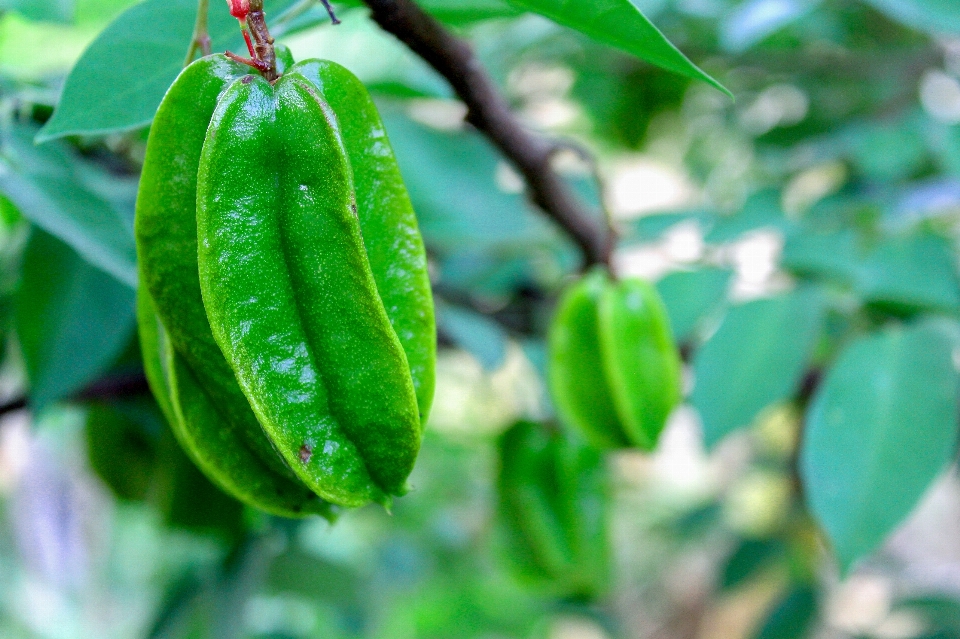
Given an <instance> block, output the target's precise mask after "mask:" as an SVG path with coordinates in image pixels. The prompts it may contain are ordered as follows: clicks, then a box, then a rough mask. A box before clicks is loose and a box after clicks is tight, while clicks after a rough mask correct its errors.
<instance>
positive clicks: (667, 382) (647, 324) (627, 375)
mask: <svg viewBox="0 0 960 639" xmlns="http://www.w3.org/2000/svg"><path fill="white" fill-rule="evenodd" d="M598 317H599V325H600V350H601V353H602V354H603V362H604V372H605V373H606V378H607V384H608V386H609V389H610V394H611V395H612V396H613V400H614V403H615V404H616V406H617V413H618V414H619V415H620V419H621V425H622V427H623V430H624V431H625V432H626V435H627V439H629V440H630V441H631V442H633V443H634V444H635V445H636V446H639V447H640V448H642V449H645V450H652V449H653V448H654V446H656V444H657V440H658V439H659V437H660V433H661V432H662V431H663V427H664V425H666V422H667V418H668V417H669V416H670V413H671V411H673V409H674V407H676V405H677V404H678V403H679V402H680V395H681V376H680V375H681V365H680V356H679V354H678V353H677V349H676V347H675V346H674V341H673V335H672V333H671V330H670V321H669V319H668V316H667V309H666V308H665V307H664V305H663V301H662V300H661V299H660V295H659V294H658V293H657V289H655V288H654V287H653V286H652V285H651V284H649V283H647V282H644V281H643V280H639V279H625V280H621V281H620V282H617V283H616V284H612V285H610V286H607V287H606V288H605V289H604V291H603V293H602V294H601V296H600V303H599V305H598Z"/></svg>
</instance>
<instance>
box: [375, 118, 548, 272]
mask: <svg viewBox="0 0 960 639" xmlns="http://www.w3.org/2000/svg"><path fill="white" fill-rule="evenodd" d="M383 116H384V122H385V123H386V126H387V132H388V133H389V135H390V141H391V143H393V147H394V151H396V154H397V162H398V164H399V165H400V170H401V171H402V172H403V178H404V180H405V181H406V184H407V188H408V189H409V190H410V197H411V199H412V200H413V205H414V208H415V209H416V211H417V221H418V222H419V224H420V230H421V232H422V233H423V236H424V239H426V241H427V243H428V244H429V245H430V246H431V248H432V249H434V250H437V249H440V250H441V251H444V252H450V253H453V254H457V253H462V252H465V251H468V250H474V251H477V250H481V249H492V248H496V249H497V251H498V254H499V257H500V259H503V258H504V257H505V256H504V250H505V249H507V247H510V248H512V249H513V250H515V251H518V252H522V253H523V254H524V255H529V254H530V251H531V248H532V246H533V245H536V244H541V245H542V244H545V243H554V242H556V238H557V234H555V233H552V232H551V230H552V229H550V227H549V225H548V223H547V222H545V221H544V220H543V218H542V216H539V215H537V214H535V213H534V212H532V211H531V210H530V208H529V207H528V206H527V204H526V201H525V199H524V197H523V196H522V195H520V194H516V193H504V192H503V191H501V190H499V189H498V188H497V185H496V172H497V167H498V166H499V163H500V159H499V157H498V156H497V154H496V152H495V151H494V150H493V149H492V148H491V147H490V145H489V144H488V143H487V142H486V141H485V140H484V139H483V138H481V137H480V136H478V135H476V134H473V133H469V132H456V133H450V132H441V131H437V130H435V129H430V128H427V127H426V126H423V125H421V124H418V123H416V122H413V121H411V120H410V119H409V118H407V117H404V116H402V115H399V114H397V113H396V112H395V111H392V110H386V109H385V110H384V113H383ZM454 203H455V205H454Z"/></svg>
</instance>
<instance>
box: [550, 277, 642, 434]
mask: <svg viewBox="0 0 960 639" xmlns="http://www.w3.org/2000/svg"><path fill="white" fill-rule="evenodd" d="M606 286H607V277H606V275H605V274H604V273H603V272H602V271H600V270H595V271H591V272H590V273H588V274H587V275H586V276H585V277H584V278H583V279H581V280H580V281H579V282H577V283H576V284H574V285H573V286H572V287H570V288H569V289H568V290H567V291H566V292H565V293H564V295H563V296H562V297H561V299H560V304H559V306H558V307H557V313H556V316H555V317H554V320H553V323H552V324H551V326H550V335H549V368H548V379H549V384H550V395H551V397H552V398H553V401H554V404H556V408H557V412H558V413H559V415H560V417H561V418H562V419H563V420H564V421H565V422H567V423H569V424H570V425H571V426H573V427H574V428H576V429H577V430H579V431H580V432H582V433H583V434H584V436H586V437H587V439H588V440H590V441H591V442H592V443H593V444H594V445H596V446H599V447H600V448H622V447H625V446H629V444H630V442H629V440H628V439H627V437H626V434H625V433H624V432H623V428H622V427H621V425H620V416H619V414H618V413H617V406H616V404H615V403H614V400H613V397H612V396H611V394H610V389H609V387H608V385H607V381H606V378H605V377H604V370H605V365H604V362H603V357H602V354H601V353H602V351H601V349H600V326H599V318H598V317H597V305H598V304H599V301H600V296H601V294H602V293H603V290H604V289H605V288H606Z"/></svg>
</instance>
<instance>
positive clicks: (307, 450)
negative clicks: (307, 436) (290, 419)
mask: <svg viewBox="0 0 960 639" xmlns="http://www.w3.org/2000/svg"><path fill="white" fill-rule="evenodd" d="M299 455H300V463H301V464H306V463H307V462H308V461H310V458H311V457H313V446H311V445H310V444H304V445H303V446H301V447H300V453H299Z"/></svg>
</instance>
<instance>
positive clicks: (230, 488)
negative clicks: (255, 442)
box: [137, 288, 337, 521]
mask: <svg viewBox="0 0 960 639" xmlns="http://www.w3.org/2000/svg"><path fill="white" fill-rule="evenodd" d="M137 320H138V323H139V328H140V346H141V352H142V354H143V363H144V369H145V371H146V374H147V381H148V382H149V384H150V389H151V390H152V391H153V394H154V396H155V397H156V398H157V402H158V403H159V405H160V408H161V410H162V411H163V414H164V416H165V417H166V418H167V421H168V423H169V424H170V427H171V429H172V430H173V433H174V435H175V436H176V438H177V441H178V442H179V443H180V446H181V447H182V448H183V449H184V450H185V451H187V454H188V455H189V456H190V458H191V459H192V460H193V462H194V463H195V464H196V465H197V466H198V467H199V468H200V469H201V470H203V472H204V474H205V475H206V476H207V477H209V478H210V479H211V480H212V481H213V482H214V483H215V484H217V485H218V486H219V487H220V488H221V489H222V490H223V491H224V492H226V493H227V494H229V495H232V496H233V497H235V498H237V499H238V500H240V501H241V502H243V503H245V504H248V505H250V506H253V507H255V508H259V509H261V510H264V511H266V512H268V513H271V514H274V515H279V516H281V517H302V516H305V515H310V514H318V515H322V516H324V517H326V518H327V519H329V520H331V521H332V520H333V519H334V518H335V517H336V515H337V510H336V508H335V507H334V506H331V505H330V504H328V503H326V502H324V501H323V500H322V499H320V498H319V497H317V496H316V495H314V494H313V493H312V492H311V491H310V490H308V489H307V488H306V487H305V486H303V485H302V484H300V483H298V482H296V481H293V480H289V479H287V478H285V477H282V476H280V475H278V474H276V473H274V472H273V471H272V470H271V469H270V468H269V467H267V466H266V464H264V462H263V461H262V460H261V459H260V458H259V457H257V456H256V455H254V454H253V453H252V452H251V451H250V449H249V448H248V447H247V446H245V445H244V444H243V443H242V442H240V441H238V440H237V438H236V437H235V436H234V434H233V433H232V431H231V429H230V428H228V427H226V426H225V425H224V424H223V422H222V417H221V415H220V413H219V412H218V411H217V409H216V408H215V407H214V406H213V405H212V404H211V402H210V399H209V396H208V395H207V394H206V393H205V392H204V391H203V389H202V388H201V387H200V385H199V383H198V382H197V380H196V378H195V377H194V375H193V373H192V372H191V369H190V368H189V367H188V366H187V365H186V362H185V360H184V359H183V357H182V356H180V355H179V354H178V353H177V352H176V351H175V350H174V349H172V348H170V343H169V340H168V339H167V336H166V333H165V331H164V329H163V326H162V324H161V323H160V320H159V318H158V316H157V314H156V308H155V306H154V304H153V300H152V299H150V295H149V293H147V292H146V290H145V289H143V288H141V289H140V291H139V292H138V296H137Z"/></svg>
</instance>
